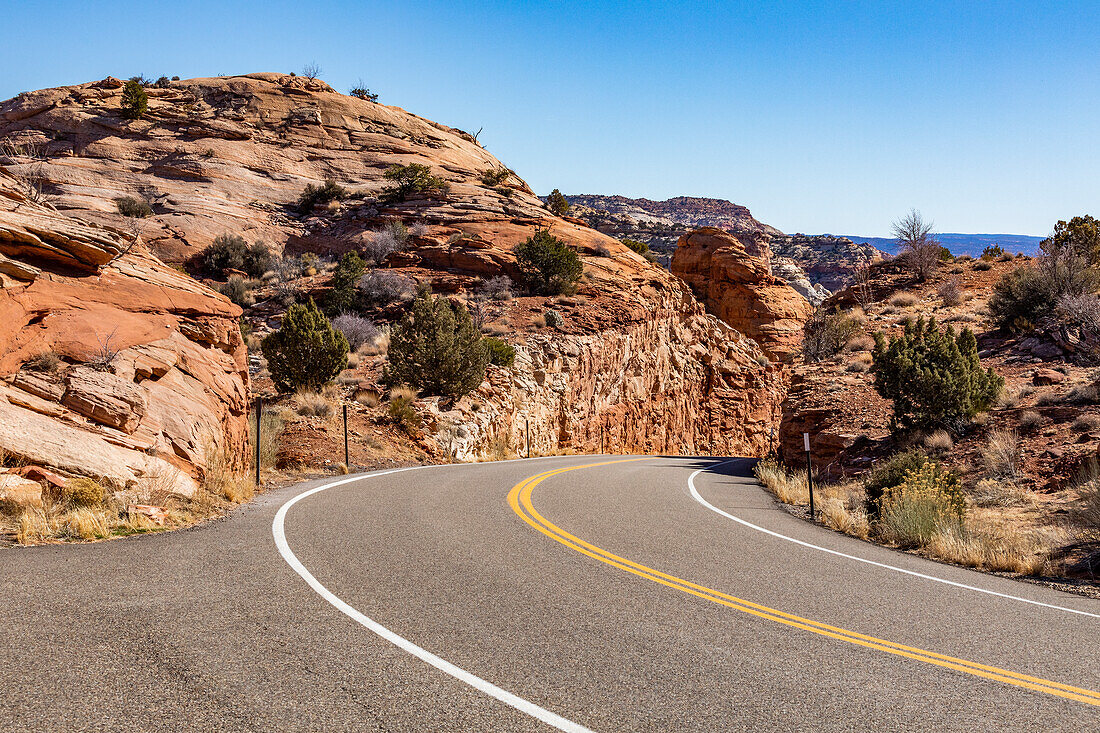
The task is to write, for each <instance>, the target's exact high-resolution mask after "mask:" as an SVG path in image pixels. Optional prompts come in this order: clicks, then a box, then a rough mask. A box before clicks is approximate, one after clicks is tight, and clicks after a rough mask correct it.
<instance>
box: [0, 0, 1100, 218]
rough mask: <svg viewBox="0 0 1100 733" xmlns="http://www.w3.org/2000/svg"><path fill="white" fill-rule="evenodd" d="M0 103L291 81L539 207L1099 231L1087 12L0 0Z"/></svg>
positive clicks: (1092, 40) (973, 6)
mask: <svg viewBox="0 0 1100 733" xmlns="http://www.w3.org/2000/svg"><path fill="white" fill-rule="evenodd" d="M0 17H3V18H4V24H5V26H6V27H7V28H9V32H8V33H6V34H5V38H4V43H3V44H0V69H2V71H0V98H3V99H6V98H8V97H11V96H14V95H15V94H17V93H18V92H20V91H24V90H29V89H38V88H41V87H48V86H57V85H61V84H70V83H78V82H84V81H90V80H93V79H98V78H102V77H104V76H106V75H108V74H112V75H115V76H119V77H127V76H132V75H134V74H138V73H143V74H145V75H147V76H158V75H161V74H166V75H168V76H171V75H174V74H178V75H179V76H181V77H183V78H188V77H194V76H212V75H216V74H220V73H226V74H235V73H247V72H250V71H300V70H301V68H302V66H303V65H305V64H307V63H309V62H311V61H316V62H317V63H318V64H319V65H321V66H322V67H323V69H324V73H323V74H322V77H323V78H324V79H325V80H326V81H328V82H329V83H330V84H332V85H333V86H334V87H336V88H337V89H339V90H342V91H344V90H346V89H347V88H348V87H349V86H350V85H351V84H353V83H354V82H355V81H356V80H358V79H360V78H362V79H363V81H364V82H365V83H366V84H367V86H369V87H371V88H372V89H373V90H375V91H377V92H379V93H380V94H381V101H383V102H385V103H387V104H394V105H398V106H401V107H404V108H406V109H408V110H410V111H412V112H414V113H416V114H419V115H422V116H424V117H428V118H431V119H434V120H437V121H439V122H443V123H446V124H450V125H454V126H456V127H460V128H462V129H466V130H470V131H476V130H477V129H478V128H482V127H483V128H484V132H483V133H482V134H481V140H482V141H483V142H484V143H485V145H486V147H487V148H488V149H489V150H490V151H491V152H493V153H494V154H496V155H497V156H498V157H499V158H501V159H502V160H503V161H504V162H505V163H507V164H508V165H509V166H511V167H512V168H514V169H515V170H516V171H517V172H518V173H519V174H520V175H521V176H523V177H524V178H526V179H527V181H528V182H529V183H530V184H531V185H532V186H533V187H534V188H535V190H536V191H538V192H540V193H546V192H547V191H548V190H549V189H551V188H555V187H556V188H560V189H561V190H562V191H564V192H566V193H619V194H624V195H627V196H647V197H650V198H666V197H669V196H675V195H680V194H686V195H698V196H716V197H720V198H728V199H731V200H733V201H736V202H738V203H742V204H745V205H747V206H748V207H749V208H751V209H752V211H753V213H754V214H755V215H756V216H757V218H759V219H761V220H762V221H765V222H768V223H770V224H773V225H775V226H777V227H779V228H780V229H783V230H784V231H788V232H795V231H803V232H811V233H820V232H834V233H835V232H844V233H856V234H863V235H868V236H872V235H878V234H884V233H886V232H887V230H888V228H889V223H890V221H891V220H892V219H894V218H896V217H897V216H898V215H899V214H902V213H904V212H905V211H906V210H908V209H909V208H910V207H916V208H918V209H920V210H921V211H922V212H924V213H925V214H926V215H927V216H928V217H930V218H932V219H934V220H935V222H936V225H937V229H938V230H939V231H948V232H997V233H1016V234H1035V235H1042V234H1045V233H1047V232H1048V231H1049V230H1050V228H1051V227H1052V225H1053V223H1054V221H1055V220H1056V219H1058V218H1067V217H1069V216H1072V215H1075V214H1080V213H1086V212H1090V213H1093V214H1100V206H1097V204H1098V203H1100V83H1098V82H1100V33H1098V31H1100V3H1092V2H1090V3H1086V2H1072V3H1071V2H1033V3H1011V2H983V1H974V0H971V1H969V2H958V3H915V2H910V3H891V2H866V3H856V2H837V3H820V2H817V3H810V2H806V3H793V2H767V3H764V2H746V3H690V2H681V3H657V2H653V3H649V2H636V3H632V4H629V5H628V4H627V3H621V2H604V1H600V0H591V1H589V2H480V3H465V2H419V1H416V0H405V1H403V2H386V3H373V2H350V1H345V2H336V1H333V2H308V3H307V2H295V3H288V2H278V1H277V2H247V3H244V2H242V3H234V2H209V1H207V0H199V1H198V2H188V3H183V2H174V3H157V2H142V3H137V4H135V3H133V2H127V3H116V2H96V3H88V2H74V1H73V0H56V1H55V2H51V3H38V2H21V1H13V0H0Z"/></svg>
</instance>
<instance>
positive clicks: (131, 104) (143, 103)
mask: <svg viewBox="0 0 1100 733" xmlns="http://www.w3.org/2000/svg"><path fill="white" fill-rule="evenodd" d="M148 110H149V95H148V94H146V93H145V88H144V87H143V86H142V85H141V82H140V81H137V80H136V79H131V80H130V81H128V82H126V86H124V87H122V116H123V117H125V118H127V119H130V120H137V119H141V116H142V115H144V114H145V113H146V112H147V111H148Z"/></svg>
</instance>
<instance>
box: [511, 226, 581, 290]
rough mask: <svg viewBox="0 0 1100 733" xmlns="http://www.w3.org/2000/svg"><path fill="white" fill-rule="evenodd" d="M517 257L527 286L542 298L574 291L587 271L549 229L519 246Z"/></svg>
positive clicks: (575, 254) (571, 251)
mask: <svg viewBox="0 0 1100 733" xmlns="http://www.w3.org/2000/svg"><path fill="white" fill-rule="evenodd" d="M514 254H515V256H516V265H517V266H518V267H519V269H520V272H522V273H523V277H524V280H526V282H527V285H528V287H529V288H530V289H531V290H532V291H534V292H536V293H540V294H542V295H559V294H561V293H565V292H568V291H570V290H572V288H573V284H574V283H575V282H577V280H579V279H580V277H581V272H582V271H583V269H584V266H583V265H582V264H581V258H580V257H578V256H577V253H576V252H574V251H573V250H571V249H570V248H569V246H568V245H567V244H566V243H565V242H563V241H562V240H560V239H558V238H557V237H555V236H553V235H551V234H550V232H549V231H548V230H546V229H539V230H538V231H536V232H535V233H534V234H533V235H532V236H530V237H528V238H527V239H525V240H524V241H522V242H520V243H519V244H517V245H516V248H515V250H514Z"/></svg>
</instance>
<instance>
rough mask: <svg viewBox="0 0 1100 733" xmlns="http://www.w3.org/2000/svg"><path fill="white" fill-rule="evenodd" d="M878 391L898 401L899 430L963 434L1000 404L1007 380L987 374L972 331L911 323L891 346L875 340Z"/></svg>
mask: <svg viewBox="0 0 1100 733" xmlns="http://www.w3.org/2000/svg"><path fill="white" fill-rule="evenodd" d="M871 357H872V362H873V363H872V367H871V371H872V373H873V374H874V376H875V389H877V390H878V392H879V394H881V395H882V396H883V397H885V398H886V399H889V400H893V401H894V416H893V426H894V428H895V429H898V428H901V429H908V428H918V429H928V430H935V429H937V428H948V429H951V428H959V427H962V424H963V423H964V422H965V421H968V420H969V419H970V418H972V417H974V415H976V414H977V413H979V412H982V411H984V410H987V409H988V408H989V406H990V405H991V404H993V401H994V400H995V399H996V398H997V395H998V394H999V393H1000V391H1001V388H1002V387H1003V386H1004V379H1003V378H1002V377H1000V376H998V375H997V374H995V373H994V372H993V370H992V369H990V370H983V369H982V367H981V364H980V363H979V361H978V344H977V340H976V339H975V338H974V334H973V333H971V331H970V329H965V330H963V332H962V333H960V334H958V335H957V336H956V335H955V331H954V329H952V328H951V327H950V326H948V327H947V328H946V329H945V330H944V331H940V330H939V328H938V327H937V326H936V321H935V319H932V318H930V319H928V321H927V322H926V321H925V320H924V318H923V316H922V317H920V318H918V319H917V320H916V321H909V322H908V323H906V325H905V332H904V333H903V334H902V335H901V336H899V337H897V338H894V339H891V340H890V342H889V343H887V341H886V337H885V336H883V335H882V334H881V333H877V334H875V349H874V351H873V352H872V354H871Z"/></svg>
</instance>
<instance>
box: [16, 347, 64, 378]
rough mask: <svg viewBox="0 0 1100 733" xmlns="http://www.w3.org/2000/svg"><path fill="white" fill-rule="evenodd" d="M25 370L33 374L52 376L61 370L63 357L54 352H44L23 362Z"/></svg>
mask: <svg viewBox="0 0 1100 733" xmlns="http://www.w3.org/2000/svg"><path fill="white" fill-rule="evenodd" d="M23 368H24V369H27V370H29V371H32V372H46V373H50V374H52V373H53V372H56V371H57V370H58V369H60V368H61V357H59V356H58V355H57V354H56V353H54V352H52V351H43V352H41V353H39V354H35V355H34V356H32V357H31V358H30V359H28V360H27V361H25V362H23Z"/></svg>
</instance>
